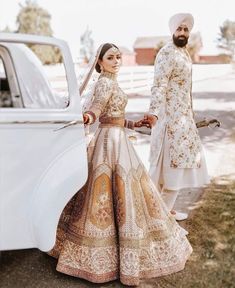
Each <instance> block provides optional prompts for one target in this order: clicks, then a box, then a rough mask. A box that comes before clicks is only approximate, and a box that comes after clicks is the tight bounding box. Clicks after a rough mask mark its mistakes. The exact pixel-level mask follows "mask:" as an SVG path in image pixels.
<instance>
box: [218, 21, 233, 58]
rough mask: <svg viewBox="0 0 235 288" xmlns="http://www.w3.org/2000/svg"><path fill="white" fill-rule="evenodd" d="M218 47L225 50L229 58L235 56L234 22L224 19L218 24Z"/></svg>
mask: <svg viewBox="0 0 235 288" xmlns="http://www.w3.org/2000/svg"><path fill="white" fill-rule="evenodd" d="M217 40H218V47H219V48H221V49H223V50H225V51H226V52H227V54H229V56H230V57H231V59H232V58H233V57H234V56H235V22H234V21H230V20H226V21H224V23H223V25H222V26H220V33H219V38H218V39H217Z"/></svg>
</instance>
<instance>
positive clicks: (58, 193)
mask: <svg viewBox="0 0 235 288" xmlns="http://www.w3.org/2000/svg"><path fill="white" fill-rule="evenodd" d="M36 43H37V44H38V49H40V45H41V46H42V47H45V46H46V47H48V46H52V47H56V49H59V50H60V52H61V53H62V57H63V62H64V66H63V65H60V66H59V67H57V68H56V69H59V70H58V71H59V72H58V71H57V72H56V73H55V71H53V69H54V68H53V67H50V66H48V65H42V63H41V62H40V60H39V59H38V58H37V57H36V55H35V54H34V53H33V52H32V50H31V49H29V48H28V45H29V44H30V45H32V44H36ZM61 67H64V68H65V69H64V70H63V71H64V72H65V75H62V73H61V71H62V68H61ZM54 70H55V69H54ZM70 124H71V125H70ZM63 126H65V127H66V128H63V129H59V128H61V127H63ZM0 153H1V156H0V251H3V250H12V249H25V248H33V247H35V248H39V249H40V250H42V251H48V250H50V249H51V248H52V247H53V245H54V243H55V238H56V229H57V224H58V221H59V217H60V215H61V212H62V210H63V208H64V207H65V205H66V203H67V202H68V201H69V200H70V199H71V197H72V196H73V195H74V194H75V193H76V192H77V191H78V190H79V189H80V188H81V187H82V186H83V185H84V184H85V182H86V179H87V173H88V168H87V153H86V140H85V133H84V125H83V118H82V112H81V102H80V96H79V90H78V84H77V79H76V75H75V71H74V63H73V61H72V57H71V53H70V50H69V48H68V46H67V44H66V43H65V42H64V41H62V40H58V39H55V38H51V37H42V36H33V35H23V34H7V33H0Z"/></svg>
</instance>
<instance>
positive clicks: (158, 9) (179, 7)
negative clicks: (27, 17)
mask: <svg viewBox="0 0 235 288" xmlns="http://www.w3.org/2000/svg"><path fill="white" fill-rule="evenodd" d="M36 2H37V3H38V5H40V6H41V7H42V8H44V9H46V10H47V11H48V12H49V13H50V14H51V16H52V20H51V26H52V29H53V31H54V36H55V37H57V38H62V39H64V40H66V41H67V42H68V43H69V46H70V48H71V50H72V54H73V57H74V58H75V59H76V58H77V57H78V53H79V44H80V36H81V34H82V33H83V32H84V31H85V29H86V27H87V26H88V27H89V28H90V29H91V30H92V37H93V39H94V40H95V46H96V47H97V46H99V45H100V43H103V42H114V43H116V44H117V45H120V46H126V47H128V48H129V49H132V47H133V44H134V41H135V39H136V37H140V36H160V35H168V34H169V29H168V20H169V17H170V16H171V15H173V14H175V13H178V12H190V13H192V14H193V16H194V18H195V26H194V28H193V32H197V31H199V32H200V33H201V35H202V40H203V45H204V47H203V50H202V53H203V54H215V53H217V52H218V50H217V49H216V38H217V37H218V33H219V26H220V25H222V24H223V22H224V21H225V20H226V19H229V20H232V21H235V8H234V6H235V5H234V0H223V1H220V0H211V1H210V0H207V1H205V0H197V1H196V0H195V1H190V0H163V1H157V0H67V1H65V0H60V1H56V0H37V1H36ZM19 3H21V4H24V3H25V2H24V1H17V0H16V1H15V0H0V4H1V7H2V8H1V10H0V29H3V28H4V27H5V26H6V25H8V26H9V27H10V28H11V29H16V24H15V20H16V16H17V14H18V12H19V10H20V6H19ZM3 7H4V8H3Z"/></svg>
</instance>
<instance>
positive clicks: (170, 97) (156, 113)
mask: <svg viewBox="0 0 235 288" xmlns="http://www.w3.org/2000/svg"><path fill="white" fill-rule="evenodd" d="M193 24H194V19H193V16H192V15H191V14H188V13H179V14H175V15H173V16H172V17H171V18H170V20H169V28H170V32H171V35H172V41H170V42H169V43H167V44H166V45H165V46H164V47H163V48H162V49H161V50H160V51H159V53H158V54H157V57H156V60H155V72H154V83H153V86H152V89H151V92H152V97H151V102H150V108H149V113H148V114H147V115H145V117H144V121H143V123H145V124H146V125H149V126H150V127H152V134H151V147H150V171H149V172H150V176H151V178H152V180H153V181H154V183H155V185H157V186H160V189H161V190H162V197H163V200H164V201H165V203H166V205H167V207H168V209H169V211H171V213H172V214H173V215H174V217H175V219H176V220H185V219H186V218H187V217H188V215H187V214H186V213H181V212H176V211H175V210H174V209H173V207H174V204H175V201H176V198H177V196H178V194H179V191H180V189H183V188H190V187H200V186H203V185H204V184H206V183H208V174H207V169H206V163H205V159H204V155H203V152H202V147H201V141H200V138H199V135H198V131H197V128H196V125H195V122H194V118H193V109H192V95H191V85H192V62H191V58H190V55H189V53H188V51H187V49H186V45H187V43H188V38H189V35H190V32H191V30H192V28H193Z"/></svg>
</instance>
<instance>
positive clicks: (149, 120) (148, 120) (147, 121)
mask: <svg viewBox="0 0 235 288" xmlns="http://www.w3.org/2000/svg"><path fill="white" fill-rule="evenodd" d="M156 122H157V116H155V115H152V114H145V115H144V119H143V120H142V124H143V125H145V126H147V127H150V128H152V127H153V126H154V125H155V124H156Z"/></svg>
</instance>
